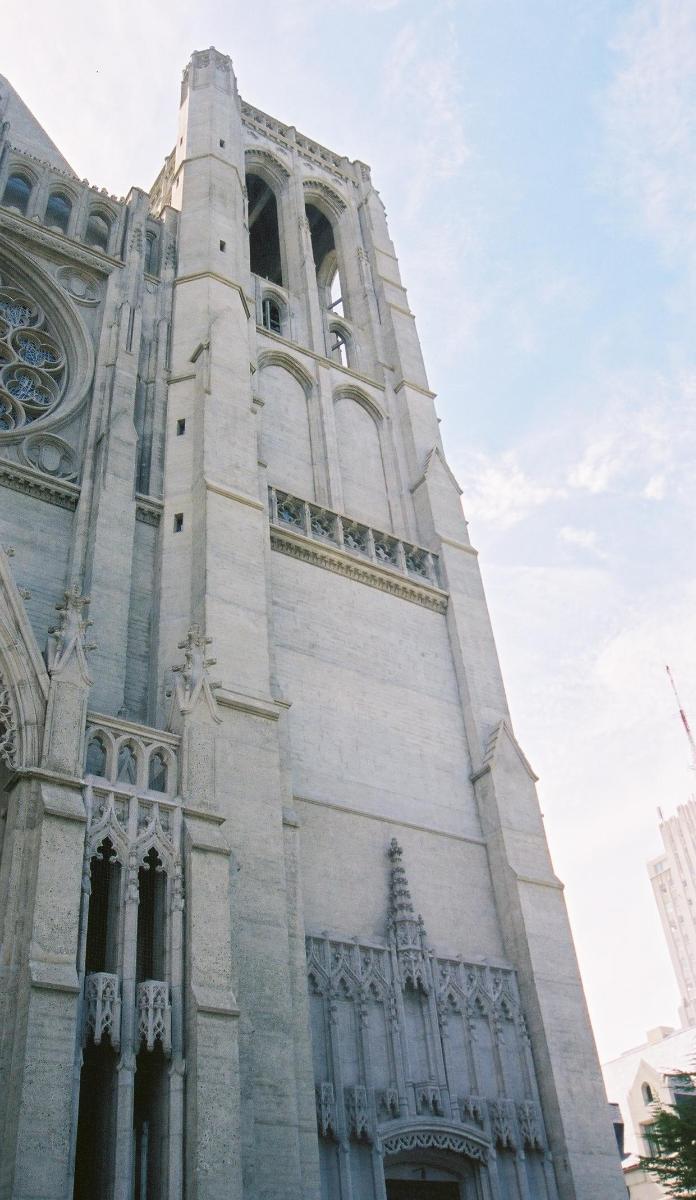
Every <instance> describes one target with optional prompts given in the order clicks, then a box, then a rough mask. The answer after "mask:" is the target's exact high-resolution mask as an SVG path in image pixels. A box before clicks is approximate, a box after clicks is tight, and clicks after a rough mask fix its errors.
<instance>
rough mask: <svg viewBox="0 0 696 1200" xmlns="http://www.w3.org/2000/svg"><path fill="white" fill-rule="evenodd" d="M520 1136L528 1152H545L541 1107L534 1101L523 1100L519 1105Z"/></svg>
mask: <svg viewBox="0 0 696 1200" xmlns="http://www.w3.org/2000/svg"><path fill="white" fill-rule="evenodd" d="M517 1117H518V1120H519V1123H520V1136H521V1138H522V1142H523V1144H524V1145H525V1146H526V1148H527V1149H528V1150H543V1149H544V1137H543V1134H542V1131H541V1116H540V1113H539V1107H538V1105H537V1104H535V1102H534V1101H533V1100H523V1101H522V1103H521V1104H518V1105H517Z"/></svg>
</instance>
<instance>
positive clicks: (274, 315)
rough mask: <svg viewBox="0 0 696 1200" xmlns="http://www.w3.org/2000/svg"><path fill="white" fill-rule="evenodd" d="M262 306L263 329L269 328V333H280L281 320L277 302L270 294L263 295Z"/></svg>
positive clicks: (281, 330) (281, 328)
mask: <svg viewBox="0 0 696 1200" xmlns="http://www.w3.org/2000/svg"><path fill="white" fill-rule="evenodd" d="M262 308H263V327H264V329H270V331H271V333H282V332H283V321H282V316H281V311H280V305H279V304H278V302H277V301H276V300H272V299H271V297H270V296H265V297H264V300H263V306H262Z"/></svg>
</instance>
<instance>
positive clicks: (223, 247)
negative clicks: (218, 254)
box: [220, 241, 227, 254]
mask: <svg viewBox="0 0 696 1200" xmlns="http://www.w3.org/2000/svg"><path fill="white" fill-rule="evenodd" d="M220 249H221V250H222V252H223V254H224V252H225V250H226V249H227V242H223V241H221V242H220Z"/></svg>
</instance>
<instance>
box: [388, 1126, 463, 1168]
mask: <svg viewBox="0 0 696 1200" xmlns="http://www.w3.org/2000/svg"><path fill="white" fill-rule="evenodd" d="M414 1150H450V1151H452V1152H453V1153H454V1154H464V1155H466V1157H467V1158H475V1159H478V1160H479V1162H485V1161H486V1158H487V1153H486V1147H485V1146H484V1145H481V1144H480V1143H479V1142H476V1141H474V1140H473V1138H469V1137H466V1136H465V1135H464V1134H461V1133H458V1132H457V1131H456V1130H454V1129H452V1130H450V1129H404V1130H400V1131H397V1132H394V1133H390V1134H388V1135H387V1136H386V1137H383V1138H382V1152H383V1154H386V1155H393V1154H408V1153H410V1152H412V1151H414Z"/></svg>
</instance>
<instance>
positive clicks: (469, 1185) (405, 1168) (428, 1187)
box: [382, 1129, 488, 1200]
mask: <svg viewBox="0 0 696 1200" xmlns="http://www.w3.org/2000/svg"><path fill="white" fill-rule="evenodd" d="M382 1150H383V1155H384V1184H385V1193H386V1197H387V1200H484V1198H485V1197H487V1196H488V1191H487V1188H486V1186H485V1184H484V1182H483V1180H482V1178H481V1176H482V1173H485V1170H486V1168H485V1162H486V1148H485V1146H484V1144H483V1143H479V1141H478V1140H477V1139H476V1140H475V1139H473V1138H467V1137H465V1136H462V1135H461V1134H459V1133H456V1134H455V1133H454V1132H453V1131H450V1130H447V1129H442V1130H440V1129H411V1130H408V1131H407V1130H403V1131H402V1132H401V1133H399V1134H394V1133H392V1134H387V1136H386V1137H383V1139H382Z"/></svg>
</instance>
